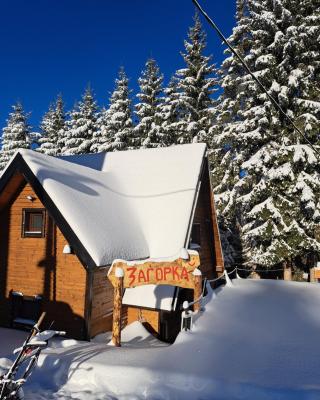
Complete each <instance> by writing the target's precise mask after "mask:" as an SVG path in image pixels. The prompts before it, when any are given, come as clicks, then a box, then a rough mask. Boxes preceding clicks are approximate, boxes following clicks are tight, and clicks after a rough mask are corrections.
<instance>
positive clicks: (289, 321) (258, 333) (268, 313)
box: [0, 280, 320, 400]
mask: <svg viewBox="0 0 320 400" xmlns="http://www.w3.org/2000/svg"><path fill="white" fill-rule="evenodd" d="M233 283H234V287H224V288H222V289H219V290H218V291H216V292H211V293H209V295H208V296H207V298H206V304H205V305H204V312H202V313H201V315H199V316H198V318H197V319H196V321H195V327H194V330H193V331H192V332H188V333H186V332H183V333H181V334H180V335H179V336H178V338H177V340H176V342H175V343H174V344H173V345H171V346H161V343H160V342H159V341H157V340H155V339H153V338H150V335H148V334H147V333H146V331H145V330H144V328H143V327H142V326H141V325H140V324H139V323H135V324H134V325H132V326H129V327H128V328H127V329H126V331H125V332H124V335H123V336H124V337H123V338H124V342H125V345H124V346H123V347H122V348H114V347H113V346H110V345H109V346H108V345H105V344H104V343H103V342H104V340H105V341H107V340H108V339H109V338H108V337H105V338H104V337H103V336H101V335H100V336H99V337H98V338H97V341H96V342H95V343H87V342H78V343H76V342H74V341H70V340H69V341H66V340H64V341H61V342H59V341H55V342H54V345H53V347H52V348H50V349H48V350H46V351H45V353H44V355H43V356H42V358H41V360H40V367H39V368H38V369H37V370H36V371H35V372H34V374H33V375H32V377H31V379H30V382H29V383H28V385H27V386H26V389H25V392H26V398H27V399H33V400H39V399H81V400H82V399H88V400H91V399H121V400H128V399H130V400H131V399H132V400H140V399H156V400H162V399H163V400H169V399H170V400H171V399H172V400H177V399H186V400H188V399H190V400H191V399H192V400H195V399H202V400H204V399H217V400H233V399H235V400H236V399H239V400H240V399H246V400H247V399H248V400H284V399H286V400H287V399H290V400H304V399H306V400H316V399H317V400H318V399H320V368H319V359H320V348H319V333H320V312H319V308H320V286H318V285H317V284H308V283H296V282H284V281H271V280H259V281H256V280H254V281H253V280H234V281H233ZM22 338H24V334H23V333H21V332H16V331H8V330H5V329H2V330H1V331H0V343H1V348H0V356H1V357H7V356H8V352H9V351H11V350H12V348H13V347H14V346H16V345H17V344H19V343H20V340H21V339H22ZM101 342H102V343H101ZM0 364H1V363H0ZM37 383H38V384H39V385H37Z"/></svg>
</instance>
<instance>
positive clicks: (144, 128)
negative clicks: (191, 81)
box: [134, 58, 163, 148]
mask: <svg viewBox="0 0 320 400" xmlns="http://www.w3.org/2000/svg"><path fill="white" fill-rule="evenodd" d="M138 82H139V86H140V92H139V93H138V94H137V97H138V99H139V103H137V104H136V105H135V113H136V115H137V117H138V123H137V125H136V126H135V128H134V133H135V136H136V137H137V142H138V143H139V142H140V146H141V147H143V148H148V147H160V146H162V135H161V125H162V115H163V114H162V110H161V106H162V102H163V99H162V97H161V94H162V84H163V75H162V74H160V70H159V67H158V65H157V64H156V61H155V60H154V59H152V58H150V59H149V60H147V62H146V65H145V70H144V71H142V75H141V77H140V78H139V80H138Z"/></svg>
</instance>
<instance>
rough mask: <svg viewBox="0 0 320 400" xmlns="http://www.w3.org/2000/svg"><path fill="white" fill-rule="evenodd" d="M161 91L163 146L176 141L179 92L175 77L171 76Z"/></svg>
mask: <svg viewBox="0 0 320 400" xmlns="http://www.w3.org/2000/svg"><path fill="white" fill-rule="evenodd" d="M163 91H164V94H165V95H164V99H163V102H162V104H161V105H160V113H161V121H162V126H161V142H162V143H163V145H164V146H171V145H173V144H176V143H178V115H179V112H178V109H179V101H178V99H179V93H178V91H177V80H176V78H175V77H172V79H171V80H170V82H169V85H168V87H166V88H164V90H163Z"/></svg>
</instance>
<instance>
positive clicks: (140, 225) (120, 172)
mask: <svg viewBox="0 0 320 400" xmlns="http://www.w3.org/2000/svg"><path fill="white" fill-rule="evenodd" d="M205 150H206V147H205V145H204V144H189V145H180V146H174V147H169V148H159V149H146V150H134V151H125V152H113V153H100V154H91V155H81V156H69V157H61V158H55V157H50V156H46V155H43V154H39V153H37V152H35V151H32V150H21V151H20V154H21V155H22V157H23V158H24V160H25V161H26V162H27V164H28V165H29V167H30V168H31V170H32V172H33V173H34V174H35V175H36V177H37V178H38V180H39V181H40V182H41V184H42V185H43V187H44V189H45V190H46V192H47V193H48V195H49V196H50V197H51V199H52V200H53V201H54V203H55V204H56V206H57V207H58V209H59V210H60V212H61V213H62V215H63V217H64V218H65V219H66V221H67V222H68V224H69V225H70V227H71V228H72V230H73V231H74V232H75V234H76V235H77V236H78V238H79V240H80V241H81V243H82V244H83V245H84V247H85V248H86V249H87V251H88V253H89V254H90V256H91V257H92V259H93V260H94V262H95V263H96V265H98V266H101V265H108V264H111V263H112V261H113V260H114V259H115V258H122V259H126V260H135V259H142V258H148V257H154V258H158V257H170V256H172V255H174V254H177V253H178V252H179V251H180V249H181V248H182V247H184V246H185V240H186V235H187V231H188V224H189V220H190V215H191V213H192V207H193V200H194V197H195V193H196V189H197V183H198V177H199V174H200V170H201V165H202V161H203V156H204V154H205Z"/></svg>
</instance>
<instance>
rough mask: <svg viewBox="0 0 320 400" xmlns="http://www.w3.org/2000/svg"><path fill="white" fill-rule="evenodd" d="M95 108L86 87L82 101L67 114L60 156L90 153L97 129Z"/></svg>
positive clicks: (92, 97) (93, 100)
mask: <svg viewBox="0 0 320 400" xmlns="http://www.w3.org/2000/svg"><path fill="white" fill-rule="evenodd" d="M97 108H98V107H97V103H96V101H95V99H94V95H93V92H92V90H91V88H90V87H88V88H87V89H86V91H85V93H84V94H83V96H82V100H81V101H79V102H78V104H76V105H75V107H74V109H73V110H72V111H71V112H70V114H69V116H70V118H69V119H68V120H67V122H66V132H65V139H64V146H63V148H62V150H61V154H65V155H70V154H83V153H89V152H90V148H91V146H92V145H93V142H94V134H95V132H96V129H97V126H96V121H97Z"/></svg>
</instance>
